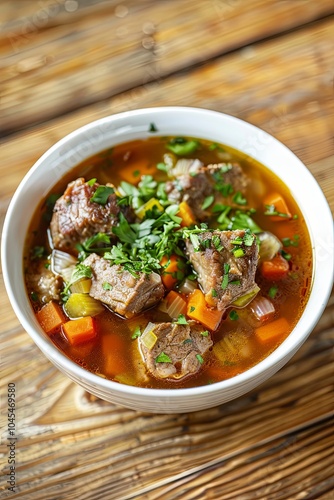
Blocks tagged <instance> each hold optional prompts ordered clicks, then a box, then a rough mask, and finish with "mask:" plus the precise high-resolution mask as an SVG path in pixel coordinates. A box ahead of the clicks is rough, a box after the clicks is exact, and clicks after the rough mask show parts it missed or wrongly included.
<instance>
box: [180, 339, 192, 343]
mask: <svg viewBox="0 0 334 500" xmlns="http://www.w3.org/2000/svg"><path fill="white" fill-rule="evenodd" d="M192 342H193V341H192V340H191V339H185V340H184V341H183V342H182V344H192Z"/></svg>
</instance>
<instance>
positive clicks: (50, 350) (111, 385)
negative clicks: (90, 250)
mask: <svg viewBox="0 0 334 500" xmlns="http://www.w3.org/2000/svg"><path fill="white" fill-rule="evenodd" d="M173 113H176V114H177V113H184V114H188V115H189V114H190V116H191V115H194V114H195V115H197V116H198V117H199V116H203V118H205V119H209V118H213V117H215V118H217V119H218V118H219V119H222V120H223V119H224V120H226V121H227V122H228V121H230V122H231V123H232V122H234V123H235V124H238V126H241V127H247V128H248V129H249V130H253V131H254V132H255V131H256V132H257V133H261V134H264V137H268V138H270V140H271V141H272V142H273V143H275V144H276V145H277V144H278V145H279V147H280V148H283V149H284V150H285V151H286V153H287V154H289V155H290V156H291V158H293V159H294V162H295V163H296V165H297V164H299V168H302V169H303V172H304V175H305V178H307V179H308V183H311V184H312V188H314V189H315V192H316V194H317V198H318V201H319V202H321V210H322V218H323V219H326V220H327V221H328V220H329V217H330V218H331V220H333V219H332V215H331V211H330V207H329V205H328V202H327V200H326V198H325V196H324V194H323V192H322V190H321V188H320V186H319V185H318V183H317V182H316V180H315V178H314V177H313V175H312V174H311V172H310V171H309V170H308V169H307V167H306V166H305V165H304V164H303V163H302V162H301V161H300V160H299V158H298V157H297V156H296V155H295V154H294V153H293V152H292V151H291V150H290V149H288V148H287V146H285V145H284V144H283V143H281V142H280V141H278V140H277V139H275V138H274V137H273V136H272V135H271V134H268V133H267V132H264V131H263V130H262V129H260V128H259V127H256V126H255V125H252V124H250V123H248V122H246V121H244V120H241V119H240V118H237V117H235V116H232V115H229V114H226V113H222V112H219V111H213V110H208V109H205V108H197V107H185V106H161V107H154V108H142V109H137V110H131V111H124V112H121V113H117V114H114V115H109V116H106V117H104V118H100V119H97V120H94V121H92V122H89V123H87V124H86V125H83V126H81V127H79V128H78V129H76V130H74V131H73V132H71V133H69V134H67V135H66V136H64V137H63V138H62V139H60V140H59V141H57V142H56V143H55V144H54V145H53V146H51V147H50V148H49V149H48V150H47V151H46V152H45V153H44V154H43V155H42V156H41V157H40V158H39V159H38V160H37V161H36V162H35V164H34V165H33V166H32V167H31V168H30V169H29V171H28V172H27V173H26V175H25V176H24V177H23V179H22V180H21V182H20V184H19V186H18V187H17V189H16V191H15V193H14V195H13V197H12V199H11V201H10V204H9V207H8V210H7V213H6V217H5V221H4V226H3V231H2V242H1V258H2V268H3V279H4V284H5V288H6V291H7V294H8V297H9V300H10V303H11V305H12V308H13V310H14V312H15V314H16V316H17V317H18V319H19V321H20V323H21V325H22V326H23V328H24V329H25V331H26V332H27V333H28V334H29V335H30V337H31V338H32V340H33V341H34V342H35V344H36V345H37V346H38V347H39V348H40V349H41V350H42V352H43V354H44V355H46V356H47V357H48V358H49V359H50V360H51V362H55V364H56V365H57V367H58V368H59V369H61V371H63V370H64V371H65V372H66V373H67V375H68V376H69V373H70V374H72V375H73V376H75V377H77V378H79V379H84V380H87V381H88V382H89V383H90V384H91V385H93V386H96V385H98V386H101V387H103V388H104V389H107V390H108V389H109V390H110V392H111V393H112V392H114V393H115V392H117V393H120V394H128V395H133V396H143V397H149V398H150V397H161V398H169V399H173V400H179V399H180V398H184V397H186V396H192V395H196V396H201V395H207V394H210V393H216V392H217V393H218V392H221V391H223V390H224V389H227V388H229V389H233V388H234V387H236V386H239V385H242V384H243V383H246V382H247V383H248V382H249V381H251V380H254V379H257V378H258V377H259V376H261V374H264V373H265V372H266V371H267V370H268V369H269V368H271V369H273V366H274V367H276V368H274V370H275V371H277V370H278V369H280V367H281V366H280V365H281V364H285V363H286V362H287V361H288V360H289V359H290V358H291V357H292V356H293V355H294V353H295V352H296V351H297V350H298V349H299V347H300V346H301V344H302V343H303V342H304V341H305V340H306V338H307V337H308V336H309V334H310V333H311V331H312V329H313V328H314V326H315V325H316V323H317V322H318V320H319V318H320V316H321V315H322V313H323V311H324V309H325V307H326V304H327V301H328V299H329V296H330V293H331V289H332V282H333V276H334V262H333V259H332V264H331V267H330V268H328V267H327V271H326V274H327V277H328V281H327V283H326V286H323V288H322V289H321V303H320V304H319V309H318V310H317V311H314V312H313V315H312V319H311V321H310V319H308V320H307V325H306V324H305V326H304V330H303V332H304V333H303V335H302V336H301V337H297V336H296V335H295V334H294V332H295V329H296V328H294V329H293V330H292V331H291V333H290V334H289V335H288V337H287V338H286V339H285V340H284V341H283V343H282V344H281V345H279V346H278V347H277V348H276V349H275V350H274V351H273V352H272V353H271V354H269V355H268V356H267V357H266V358H264V359H263V360H262V361H260V362H259V363H257V364H256V365H254V366H253V367H251V368H249V369H248V370H246V371H245V372H243V373H240V374H238V375H236V376H234V377H232V378H230V379H226V380H223V381H220V382H215V383H214V384H210V385H204V386H197V387H189V388H173V389H156V388H145V387H137V386H130V385H125V384H120V383H118V382H114V381H112V380H109V379H104V378H102V377H99V376H98V375H96V374H94V373H92V372H90V371H88V370H86V369H84V368H82V367H81V366H79V365H77V364H76V363H75V362H74V361H72V360H71V359H70V358H68V357H67V356H66V355H65V354H64V353H62V351H61V350H60V349H58V348H57V347H56V346H55V345H54V344H53V342H52V340H51V339H49V337H47V336H46V334H45V333H44V332H43V331H42V330H41V327H40V326H39V325H38V323H37V320H36V321H35V324H33V322H32V321H29V320H28V318H27V316H26V315H25V314H24V312H23V311H22V310H21V308H20V306H19V304H18V302H17V299H16V296H15V294H14V291H13V290H14V287H13V285H12V282H13V277H12V276H11V275H10V272H9V269H8V266H7V262H8V256H9V252H10V248H9V241H8V235H9V227H10V224H11V221H12V218H13V217H14V216H15V211H16V205H17V201H18V200H19V198H20V196H21V195H22V193H23V192H24V190H25V186H26V183H27V181H28V180H29V179H30V177H32V176H34V175H35V172H36V171H37V170H38V169H39V168H40V165H42V164H43V163H44V162H46V161H47V160H48V158H50V156H51V155H52V154H53V152H55V151H57V150H58V149H59V148H60V147H62V146H63V145H66V144H68V143H70V142H71V141H72V140H73V139H76V138H78V137H80V136H82V135H85V134H87V133H88V134H89V132H90V131H92V130H94V129H96V128H97V127H100V126H102V127H103V126H105V125H106V124H107V125H108V124H110V123H111V124H112V123H115V122H117V120H123V119H125V118H126V119H127V118H130V119H131V118H134V117H141V116H145V117H150V120H152V121H153V120H154V117H157V116H159V115H161V116H163V115H166V114H167V115H169V114H173ZM176 128H177V127H176ZM157 135H159V134H157ZM175 135H177V133H176V134H175ZM189 135H191V136H195V134H193V133H190V134H189ZM120 137H121V136H120ZM127 140H129V139H123V140H118V141H116V143H122V142H127ZM221 142H224V141H223V140H222V141H221ZM88 157H89V155H88ZM266 166H267V165H266ZM267 168H269V169H270V167H268V166H267ZM69 170H70V169H69ZM50 189H51V188H50ZM327 225H328V224H327ZM326 227H327V226H326ZM328 229H329V226H328ZM309 232H310V236H311V238H312V235H311V231H310V228H309ZM333 234H334V231H333V227H332V231H330V234H329V246H330V248H329V252H330V253H331V252H333V250H332V249H333ZM315 243H316V242H314V241H313V243H312V246H313V253H314V250H315ZM313 262H314V270H313V280H312V281H314V276H315V274H316V272H317V270H318V266H319V265H320V264H321V263H319V262H318V261H317V259H316V256H315V255H314V256H313ZM330 263H331V261H330ZM313 285H314V283H313ZM313 285H312V288H313ZM312 292H313V290H311V292H310V297H309V299H308V303H309V302H310V298H311V296H312ZM317 299H318V300H317V302H319V297H318V298H317ZM26 301H27V302H29V306H30V307H31V305H30V301H29V299H28V296H27V295H26ZM308 303H307V304H306V307H305V308H304V312H303V314H302V317H301V318H300V320H299V322H298V325H299V324H300V323H301V322H302V321H303V323H305V318H304V320H303V317H304V316H305V311H306V309H307V306H308ZM274 359H275V360H276V361H275V363H274V365H273V360H274ZM60 367H62V368H60ZM68 372H69V373H68ZM271 374H273V371H271V373H270V375H269V376H271Z"/></svg>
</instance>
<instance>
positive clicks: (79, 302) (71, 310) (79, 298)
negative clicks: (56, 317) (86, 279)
mask: <svg viewBox="0 0 334 500" xmlns="http://www.w3.org/2000/svg"><path fill="white" fill-rule="evenodd" d="M64 309H65V312H66V314H67V315H68V316H69V317H70V318H72V319H74V318H80V317H81V316H96V315H97V314H100V313H101V312H102V311H104V307H103V305H102V304H101V302H100V301H99V300H96V299H94V298H93V297H91V296H90V295H88V293H72V294H71V295H70V296H69V298H68V300H67V302H66V304H65V306H64Z"/></svg>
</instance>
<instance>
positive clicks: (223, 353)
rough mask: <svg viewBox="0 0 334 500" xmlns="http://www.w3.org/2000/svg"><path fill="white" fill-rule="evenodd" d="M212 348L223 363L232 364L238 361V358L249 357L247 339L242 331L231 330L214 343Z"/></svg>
mask: <svg viewBox="0 0 334 500" xmlns="http://www.w3.org/2000/svg"><path fill="white" fill-rule="evenodd" d="M212 350H213V353H214V355H215V356H216V358H218V359H219V361H220V362H221V363H222V364H223V365H225V366H233V365H236V364H237V363H238V362H239V361H240V358H247V357H249V355H250V352H249V339H248V337H247V335H245V334H244V333H243V332H240V333H238V332H233V333H230V334H227V335H225V336H224V337H223V338H222V339H221V340H219V342H217V343H216V344H214V346H213V349H212Z"/></svg>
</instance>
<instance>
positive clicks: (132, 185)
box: [24, 134, 312, 388]
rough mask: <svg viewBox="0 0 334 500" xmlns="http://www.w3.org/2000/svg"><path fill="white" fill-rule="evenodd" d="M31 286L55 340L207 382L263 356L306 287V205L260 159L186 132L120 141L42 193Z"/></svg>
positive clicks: (88, 356)
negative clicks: (304, 214)
mask: <svg viewBox="0 0 334 500" xmlns="http://www.w3.org/2000/svg"><path fill="white" fill-rule="evenodd" d="M24 269H25V277H26V287H27V291H28V294H29V297H30V300H31V304H32V307H33V308H34V311H35V313H36V315H37V318H38V320H39V322H40V324H41V326H42V328H43V329H44V331H45V332H46V334H47V335H49V336H50V338H51V339H52V341H53V342H54V344H55V345H56V346H57V347H58V348H59V349H60V350H62V351H63V352H64V353H65V354H66V355H67V356H68V357H69V358H71V359H72V360H73V361H75V362H76V363H78V364H80V365H81V366H82V367H84V368H86V369H87V370H89V371H91V372H93V373H96V374H98V375H100V376H101V377H105V378H108V379H111V380H114V381H116V382H120V383H124V384H130V385H137V386H141V387H154V388H181V387H182V388H183V387H194V386H198V385H205V384H209V383H215V382H218V381H221V380H224V379H227V378H230V377H233V376H235V375H236V374H238V373H241V372H243V371H245V370H247V369H248V368H250V367H252V366H254V365H255V364H256V363H258V362H259V361H261V360H262V359H264V358H265V357H266V356H268V355H269V354H270V353H271V352H272V351H273V350H274V349H275V348H277V346H278V345H279V344H281V343H282V342H283V341H284V339H285V338H286V337H287V336H288V335H289V333H290V332H291V331H292V329H293V327H294V325H295V324H296V323H297V321H298V319H299V318H300V316H301V314H302V311H303V309H304V307H305V304H306V302H307V299H308V295H309V291H310V286H311V277H312V251H311V244H310V239H309V236H308V232H307V228H306V224H305V221H304V219H303V215H302V213H301V211H300V209H299V208H298V206H297V204H296V202H295V200H294V198H293V197H292V195H291V193H290V192H289V190H288V188H287V187H286V186H285V185H284V184H283V183H282V182H281V181H280V180H279V179H278V178H277V177H276V176H275V175H274V174H273V173H271V172H270V171H269V170H268V169H267V168H266V167H264V166H263V165H261V164H259V163H258V162H256V161H255V160H253V159H251V158H249V157H247V156H245V155H244V154H241V153H240V152H238V151H236V150H233V149H231V148H229V147H227V146H224V145H220V144H216V143H212V142H210V141H207V140H201V139H195V138H189V137H157V136H156V135H154V134H152V137H150V138H148V139H146V140H135V141H132V142H128V143H124V144H120V145H118V146H116V147H114V148H111V149H109V150H106V151H103V152H102V153H100V154H97V155H95V156H93V157H91V158H89V159H88V160H85V161H84V162H82V163H81V164H79V165H78V166H77V167H75V168H74V169H73V170H72V171H71V172H70V173H69V174H68V175H67V176H66V177H64V178H63V179H62V180H61V182H59V183H58V184H56V185H55V186H53V187H52V189H51V191H50V193H49V194H48V196H47V197H46V198H45V199H44V200H41V203H40V206H39V208H38V210H37V211H36V213H35V215H34V218H33V220H32V221H31V227H30V230H29V232H28V234H27V237H26V248H25V257H24Z"/></svg>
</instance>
